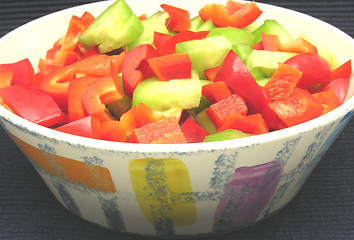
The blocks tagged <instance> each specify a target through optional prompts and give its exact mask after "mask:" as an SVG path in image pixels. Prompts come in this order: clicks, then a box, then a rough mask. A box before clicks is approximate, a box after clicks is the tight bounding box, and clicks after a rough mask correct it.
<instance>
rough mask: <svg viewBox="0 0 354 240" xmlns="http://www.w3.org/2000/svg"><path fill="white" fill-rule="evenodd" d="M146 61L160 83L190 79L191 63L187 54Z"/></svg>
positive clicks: (176, 54) (175, 54)
mask: <svg viewBox="0 0 354 240" xmlns="http://www.w3.org/2000/svg"><path fill="white" fill-rule="evenodd" d="M147 61H148V63H149V65H150V67H151V69H152V70H153V71H154V73H155V75H156V76H157V78H158V79H159V80H160V81H168V80H171V79H186V78H191V70H192V62H191V59H190V58H189V55H188V54H187V53H174V54H170V55H165V56H161V57H154V58H149V59H147Z"/></svg>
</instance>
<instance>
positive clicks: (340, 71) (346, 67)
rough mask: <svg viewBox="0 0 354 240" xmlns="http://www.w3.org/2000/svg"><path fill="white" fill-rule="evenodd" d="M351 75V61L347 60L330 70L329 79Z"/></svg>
mask: <svg viewBox="0 0 354 240" xmlns="http://www.w3.org/2000/svg"><path fill="white" fill-rule="evenodd" d="M351 75H352V61H351V60H348V61H347V62H345V63H343V64H342V65H340V66H339V67H337V68H336V69H333V70H332V72H331V79H332V80H335V79H338V78H350V76H351Z"/></svg>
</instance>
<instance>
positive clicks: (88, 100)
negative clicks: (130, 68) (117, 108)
mask: <svg viewBox="0 0 354 240" xmlns="http://www.w3.org/2000/svg"><path fill="white" fill-rule="evenodd" d="M122 98H123V93H122V90H121V89H120V88H117V85H116V83H115V81H114V79H113V77H112V76H106V77H102V78H99V79H97V80H95V81H94V82H92V83H91V84H89V85H88V86H87V87H86V89H85V92H84V94H83V105H84V108H85V111H86V113H87V114H88V115H92V116H94V117H97V118H98V119H100V120H101V121H107V120H111V119H113V117H112V115H111V114H110V113H109V110H108V109H107V108H106V105H107V104H110V103H112V102H114V101H117V100H119V99H122Z"/></svg>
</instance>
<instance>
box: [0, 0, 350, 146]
mask: <svg viewBox="0 0 354 240" xmlns="http://www.w3.org/2000/svg"><path fill="white" fill-rule="evenodd" d="M160 7H161V8H162V10H163V11H162V10H161V9H160V10H157V11H156V12H155V13H153V14H152V15H150V16H148V15H147V14H146V13H140V15H139V17H138V16H137V15H135V14H134V13H133V12H132V10H131V9H130V7H129V6H128V5H127V3H126V2H125V1H124V0H116V1H115V2H113V4H111V5H110V6H109V7H108V8H107V9H106V10H105V11H103V12H102V13H101V14H100V15H99V16H98V17H97V18H95V17H94V16H93V15H92V14H91V13H89V12H84V14H82V15H81V16H75V15H74V16H72V17H71V18H70V21H69V23H68V27H67V31H66V32H65V33H64V34H63V36H62V37H60V38H59V39H57V41H55V42H54V43H53V45H52V46H51V47H50V48H49V49H48V50H47V52H46V54H45V56H44V57H43V58H41V59H40V60H39V62H38V69H39V71H37V72H35V71H34V68H33V66H32V64H31V62H30V61H29V59H27V58H24V59H23V60H21V61H18V62H14V63H4V64H0V104H1V105H2V106H4V107H5V108H7V109H9V110H10V111H12V112H13V113H14V114H17V115H18V116H21V117H23V118H24V119H26V120H29V121H31V122H33V123H36V124H39V125H42V126H45V127H49V128H52V129H55V130H57V131H61V132H65V133H69V134H73V135H78V136H83V137H88V138H95V139H102V140H107V141H117V142H127V143H141V144H176V143H198V142H213V141H222V140H230V139H237V138H244V137H250V136H253V135H259V134H266V133H268V132H270V131H276V130H280V129H284V128H287V127H291V126H294V125H297V124H300V123H303V122H306V121H309V120H311V119H314V118H316V117H319V116H321V115H323V114H326V113H328V112H330V111H332V110H333V109H335V108H337V107H338V106H339V105H340V104H342V103H343V102H344V101H345V99H346V98H348V97H349V96H347V92H348V88H349V85H350V80H351V75H352V62H351V59H349V60H347V61H346V62H345V63H342V64H341V65H340V64H338V62H337V60H336V59H335V57H334V53H332V52H330V50H328V49H326V48H324V47H322V46H321V45H319V44H318V43H315V42H314V41H313V40H311V39H310V38H309V37H308V36H305V35H304V34H300V35H299V36H291V35H290V34H289V32H288V31H287V29H285V28H284V27H283V26H282V25H281V24H280V23H279V22H277V21H275V20H273V19H267V20H265V21H264V22H263V23H259V22H258V20H257V19H258V17H259V16H260V15H261V14H262V10H261V9H259V8H258V6H257V4H256V3H255V2H245V3H243V2H236V1H233V0H228V1H227V2H226V4H215V3H211V4H206V5H205V6H203V7H201V8H200V11H199V15H197V16H194V17H192V18H191V17H190V15H189V12H188V10H187V9H182V8H179V7H176V6H172V5H169V4H161V6H160Z"/></svg>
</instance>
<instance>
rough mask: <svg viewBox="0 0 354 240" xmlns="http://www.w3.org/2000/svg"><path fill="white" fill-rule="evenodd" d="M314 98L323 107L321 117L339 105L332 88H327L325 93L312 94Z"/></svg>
mask: <svg viewBox="0 0 354 240" xmlns="http://www.w3.org/2000/svg"><path fill="white" fill-rule="evenodd" d="M312 96H313V97H314V98H316V99H317V101H319V102H320V103H321V104H322V106H323V107H324V110H323V112H322V115H323V114H325V113H328V112H330V111H332V110H333V109H335V108H336V107H338V106H339V105H341V103H340V101H339V99H338V97H337V95H336V93H335V92H334V90H333V88H329V89H328V90H326V91H322V92H318V93H314V94H312Z"/></svg>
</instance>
